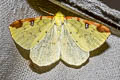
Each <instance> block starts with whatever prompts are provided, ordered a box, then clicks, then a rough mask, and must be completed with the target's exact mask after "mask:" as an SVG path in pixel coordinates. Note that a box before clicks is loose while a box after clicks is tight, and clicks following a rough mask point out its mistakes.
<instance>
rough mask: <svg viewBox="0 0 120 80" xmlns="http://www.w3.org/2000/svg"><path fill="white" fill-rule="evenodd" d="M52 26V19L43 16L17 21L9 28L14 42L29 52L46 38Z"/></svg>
mask: <svg viewBox="0 0 120 80" xmlns="http://www.w3.org/2000/svg"><path fill="white" fill-rule="evenodd" d="M52 26H53V20H52V19H51V18H50V17H45V16H43V17H42V16H41V17H37V18H28V19H22V20H18V21H15V22H13V23H12V24H11V25H10V26H9V28H10V32H11V35H12V37H13V39H14V41H15V42H16V43H17V44H19V45H20V46H21V47H23V48H25V49H28V50H29V49H30V48H32V47H33V46H35V45H36V44H37V43H38V41H40V40H41V39H43V38H44V37H45V35H46V32H48V31H49V30H50V29H51V27H52Z"/></svg>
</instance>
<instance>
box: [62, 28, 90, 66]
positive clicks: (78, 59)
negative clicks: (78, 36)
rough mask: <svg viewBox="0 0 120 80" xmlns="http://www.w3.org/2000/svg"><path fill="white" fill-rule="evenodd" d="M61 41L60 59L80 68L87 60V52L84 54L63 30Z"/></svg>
mask: <svg viewBox="0 0 120 80" xmlns="http://www.w3.org/2000/svg"><path fill="white" fill-rule="evenodd" d="M62 33H63V35H64V36H63V37H62V40H61V59H62V60H63V61H65V62H66V63H68V64H70V65H74V66H80V65H81V64H83V63H84V62H85V61H86V60H87V59H88V58H89V52H85V51H84V50H82V49H80V47H79V46H78V45H77V44H76V43H75V42H74V40H73V39H72V38H71V35H70V34H69V33H68V31H67V30H66V29H65V30H64V32H62Z"/></svg>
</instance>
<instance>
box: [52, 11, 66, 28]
mask: <svg viewBox="0 0 120 80" xmlns="http://www.w3.org/2000/svg"><path fill="white" fill-rule="evenodd" d="M54 20H55V23H56V25H57V26H60V25H61V24H62V23H64V15H63V14H62V13H61V12H60V11H59V12H57V13H56V14H55V16H54Z"/></svg>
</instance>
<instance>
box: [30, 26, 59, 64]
mask: <svg viewBox="0 0 120 80" xmlns="http://www.w3.org/2000/svg"><path fill="white" fill-rule="evenodd" d="M54 28H55V27H53V28H52V29H51V30H50V32H48V33H47V34H46V36H45V38H44V39H43V40H41V41H40V42H39V43H38V44H37V45H36V46H35V47H33V48H31V49H30V58H31V60H32V62H33V63H35V64H37V65H38V66H48V65H51V64H52V63H55V62H56V61H58V60H59V59H60V43H59V42H58V41H57V39H58V37H57V36H56V34H55V32H56V30H55V29H54Z"/></svg>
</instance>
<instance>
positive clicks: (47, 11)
mask: <svg viewBox="0 0 120 80" xmlns="http://www.w3.org/2000/svg"><path fill="white" fill-rule="evenodd" d="M40 10H41V11H43V12H45V13H47V14H49V15H52V16H54V14H53V13H50V12H48V11H46V10H44V9H42V8H40Z"/></svg>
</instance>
